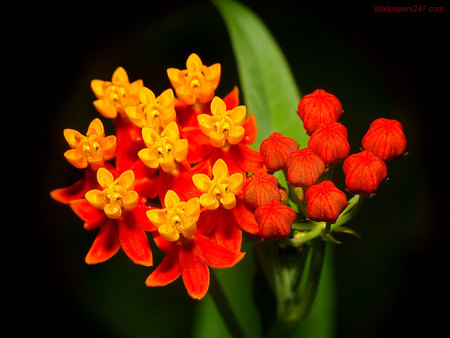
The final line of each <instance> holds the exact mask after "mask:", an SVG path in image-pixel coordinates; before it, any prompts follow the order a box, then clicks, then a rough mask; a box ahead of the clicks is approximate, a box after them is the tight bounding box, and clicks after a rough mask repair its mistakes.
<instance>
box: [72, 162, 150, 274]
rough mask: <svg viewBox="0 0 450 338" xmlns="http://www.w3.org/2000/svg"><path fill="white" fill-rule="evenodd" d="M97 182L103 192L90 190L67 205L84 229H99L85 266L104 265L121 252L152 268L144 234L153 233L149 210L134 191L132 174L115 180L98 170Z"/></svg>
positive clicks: (126, 173)
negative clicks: (79, 219)
mask: <svg viewBox="0 0 450 338" xmlns="http://www.w3.org/2000/svg"><path fill="white" fill-rule="evenodd" d="M97 180H98V183H99V185H100V186H101V188H102V190H99V189H93V190H90V191H88V192H87V193H86V195H85V197H86V198H85V199H79V200H74V201H72V202H70V204H69V205H70V207H71V208H72V210H73V211H74V212H75V214H76V215H78V216H79V217H80V218H81V219H82V220H83V221H84V222H85V223H84V228H85V229H87V230H94V229H99V231H98V234H97V236H96V238H95V240H94V243H93V244H92V246H91V248H90V250H89V252H88V254H87V255H86V258H85V261H86V263H88V264H97V263H101V262H105V261H107V260H108V259H110V258H111V257H112V256H114V255H115V254H116V252H117V251H118V250H119V248H122V249H123V251H124V252H125V254H126V255H127V256H128V257H129V258H130V259H131V260H132V261H133V262H134V263H136V264H141V265H145V266H151V265H152V264H153V255H152V252H151V249H150V244H149V242H148V238H147V235H146V233H145V231H154V230H155V227H154V226H153V224H152V223H150V222H149V221H148V219H147V218H146V216H145V212H146V211H147V210H148V208H147V207H145V206H144V204H143V203H142V200H141V199H140V197H139V195H138V194H137V193H136V192H135V191H134V190H133V185H134V173H133V171H132V170H128V171H125V172H124V173H122V174H121V175H120V176H119V177H117V178H116V179H114V176H113V174H112V173H111V172H110V171H108V170H107V169H105V168H100V169H99V170H98V171H97Z"/></svg>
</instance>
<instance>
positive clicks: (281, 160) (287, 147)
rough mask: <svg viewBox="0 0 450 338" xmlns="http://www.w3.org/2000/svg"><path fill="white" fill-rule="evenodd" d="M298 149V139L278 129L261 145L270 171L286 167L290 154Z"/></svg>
mask: <svg viewBox="0 0 450 338" xmlns="http://www.w3.org/2000/svg"><path fill="white" fill-rule="evenodd" d="M297 149H298V144H297V141H295V140H294V139H293V138H292V137H289V136H283V135H281V134H280V133H279V132H277V131H276V132H274V133H273V134H272V135H270V136H269V137H268V138H266V139H265V140H264V141H262V143H261V145H260V147H259V150H260V151H261V154H262V155H263V156H264V158H265V163H266V167H267V169H269V170H270V171H277V170H280V169H283V168H284V167H286V162H287V158H288V156H289V154H290V153H292V152H293V151H295V150H297Z"/></svg>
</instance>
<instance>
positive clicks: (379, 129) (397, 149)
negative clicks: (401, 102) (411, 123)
mask: <svg viewBox="0 0 450 338" xmlns="http://www.w3.org/2000/svg"><path fill="white" fill-rule="evenodd" d="M406 144H407V142H406V137H405V135H404V134H403V126H402V124H401V123H400V122H398V121H397V120H391V119H385V118H379V119H376V120H375V121H373V122H372V123H371V124H370V127H369V130H368V131H367V133H366V134H365V135H364V137H363V140H362V147H363V149H365V150H370V151H371V152H372V153H374V154H375V155H376V156H377V157H379V158H380V159H381V160H383V161H385V162H386V161H391V160H393V159H396V158H398V157H400V156H402V155H403V154H404V153H405V150H406Z"/></svg>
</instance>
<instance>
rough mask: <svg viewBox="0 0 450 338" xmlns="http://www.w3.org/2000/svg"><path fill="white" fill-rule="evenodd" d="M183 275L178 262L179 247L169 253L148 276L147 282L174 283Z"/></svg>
mask: <svg viewBox="0 0 450 338" xmlns="http://www.w3.org/2000/svg"><path fill="white" fill-rule="evenodd" d="M180 275H181V270H180V266H179V263H178V248H177V247H176V246H174V247H173V250H171V251H170V252H168V253H167V255H166V256H165V257H164V259H163V260H162V262H161V263H160V264H159V266H158V267H157V268H156V269H155V270H154V271H153V272H152V273H151V274H150V276H148V277H147V279H146V280H145V284H146V285H147V286H164V285H167V284H170V283H172V282H173V281H175V280H176V279H177V278H178V277H179V276H180Z"/></svg>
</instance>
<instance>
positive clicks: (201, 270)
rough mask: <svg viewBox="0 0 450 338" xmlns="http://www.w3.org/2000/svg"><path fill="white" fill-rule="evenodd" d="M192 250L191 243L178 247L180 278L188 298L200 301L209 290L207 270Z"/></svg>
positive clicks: (202, 261)
mask: <svg viewBox="0 0 450 338" xmlns="http://www.w3.org/2000/svg"><path fill="white" fill-rule="evenodd" d="M194 248H195V246H194V245H192V243H188V244H184V245H181V246H180V249H179V251H178V252H179V262H180V268H181V277H182V278H183V282H184V285H185V286H186V290H187V292H188V294H189V296H191V297H192V298H194V299H202V298H203V297H204V296H205V295H206V292H207V291H208V288H209V268H208V265H207V264H206V263H205V261H204V260H203V259H202V257H201V256H200V255H199V254H198V252H197V251H196V250H195V249H194Z"/></svg>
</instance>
